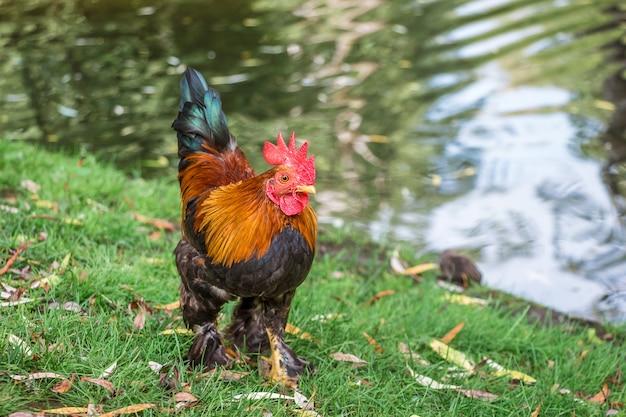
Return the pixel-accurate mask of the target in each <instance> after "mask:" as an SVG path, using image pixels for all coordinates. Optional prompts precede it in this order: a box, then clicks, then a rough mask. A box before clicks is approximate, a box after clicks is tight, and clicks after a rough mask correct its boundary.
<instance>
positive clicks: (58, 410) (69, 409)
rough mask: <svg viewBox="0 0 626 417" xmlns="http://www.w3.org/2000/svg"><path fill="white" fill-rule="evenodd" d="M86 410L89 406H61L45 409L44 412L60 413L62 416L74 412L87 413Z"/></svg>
mask: <svg viewBox="0 0 626 417" xmlns="http://www.w3.org/2000/svg"><path fill="white" fill-rule="evenodd" d="M86 412H87V407H61V408H51V409H49V410H43V413H44V414H58V415H62V416H71V415H72V414H85V413H86ZM103 415H104V414H103Z"/></svg>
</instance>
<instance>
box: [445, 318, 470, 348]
mask: <svg viewBox="0 0 626 417" xmlns="http://www.w3.org/2000/svg"><path fill="white" fill-rule="evenodd" d="M464 326H465V322H460V323H459V324H457V325H456V326H454V327H453V328H452V330H450V331H449V332H448V333H446V335H445V336H444V337H442V338H441V339H440V340H441V341H442V342H443V343H445V344H446V345H449V344H450V342H452V341H453V340H454V338H455V337H456V335H457V334H459V332H460V331H461V330H462V329H463V327H464Z"/></svg>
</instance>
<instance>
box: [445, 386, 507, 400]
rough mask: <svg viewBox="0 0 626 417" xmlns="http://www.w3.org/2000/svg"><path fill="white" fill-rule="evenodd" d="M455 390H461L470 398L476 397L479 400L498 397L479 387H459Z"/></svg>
mask: <svg viewBox="0 0 626 417" xmlns="http://www.w3.org/2000/svg"><path fill="white" fill-rule="evenodd" d="M455 391H456V392H460V393H461V394H463V395H465V396H466V397H468V398H475V399H477V400H483V401H494V400H497V399H498V396H497V395H496V394H492V393H490V392H487V391H480V390H477V389H465V388H457V389H456V390H455Z"/></svg>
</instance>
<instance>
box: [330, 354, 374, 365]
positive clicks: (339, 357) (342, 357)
mask: <svg viewBox="0 0 626 417" xmlns="http://www.w3.org/2000/svg"><path fill="white" fill-rule="evenodd" d="M330 357H331V358H333V359H334V360H336V361H339V362H350V363H352V364H353V366H354V367H355V368H358V367H361V366H365V365H367V362H366V361H364V360H363V359H361V358H359V357H358V356H355V355H353V354H351V353H342V352H335V353H331V354H330Z"/></svg>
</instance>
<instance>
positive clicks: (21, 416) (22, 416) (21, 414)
mask: <svg viewBox="0 0 626 417" xmlns="http://www.w3.org/2000/svg"><path fill="white" fill-rule="evenodd" d="M9 417H36V416H35V414H33V413H31V412H28V411H18V412H15V413H11V414H9Z"/></svg>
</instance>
